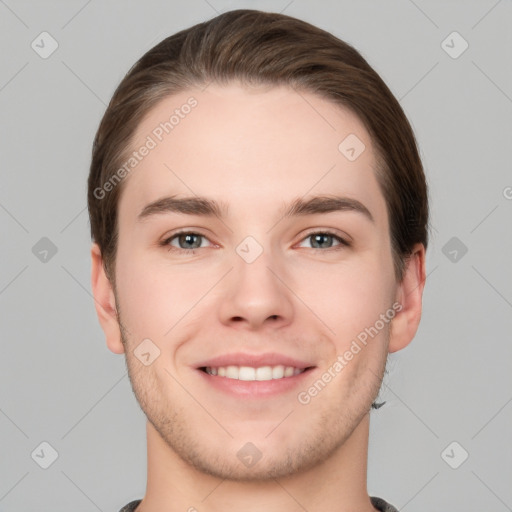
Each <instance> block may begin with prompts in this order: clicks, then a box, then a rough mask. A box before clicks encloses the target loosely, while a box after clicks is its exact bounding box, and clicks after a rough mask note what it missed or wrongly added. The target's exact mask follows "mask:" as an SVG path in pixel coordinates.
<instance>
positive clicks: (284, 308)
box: [219, 251, 294, 330]
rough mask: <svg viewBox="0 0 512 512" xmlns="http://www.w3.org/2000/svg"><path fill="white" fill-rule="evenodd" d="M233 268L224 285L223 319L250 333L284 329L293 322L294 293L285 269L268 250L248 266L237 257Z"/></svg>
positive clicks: (221, 311) (221, 318)
mask: <svg viewBox="0 0 512 512" xmlns="http://www.w3.org/2000/svg"><path fill="white" fill-rule="evenodd" d="M235 256H236V257H235V259H234V268H233V271H231V272H230V273H229V274H228V275H227V276H226V279H225V280H224V282H223V289H222V298H221V299H220V302H221V305H220V310H219V314H220V320H221V322H222V323H223V324H224V325H229V326H230V327H236V328H237V329H238V328H245V329H248V330H257V329H261V328H262V327H264V326H265V325H269V326H270V325H272V326H273V327H274V328H277V327H283V326H285V325H287V324H289V323H290V322H292V320H293V314H294V308H293V300H292V299H293V292H292V291H291V290H290V288H289V287H288V286H286V281H287V279H286V270H285V269H284V266H283V265H281V264H279V262H278V261H276V259H275V258H272V256H271V254H270V253H269V252H268V251H263V253H262V254H261V255H260V256H259V257H258V258H257V259H256V260H255V261H253V262H251V263H247V262H246V261H244V260H243V259H242V258H240V257H239V256H238V255H235Z"/></svg>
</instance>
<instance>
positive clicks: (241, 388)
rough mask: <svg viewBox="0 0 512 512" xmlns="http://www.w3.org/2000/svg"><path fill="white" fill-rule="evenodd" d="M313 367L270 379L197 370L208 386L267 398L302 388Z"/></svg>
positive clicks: (233, 393) (246, 396)
mask: <svg viewBox="0 0 512 512" xmlns="http://www.w3.org/2000/svg"><path fill="white" fill-rule="evenodd" d="M312 370H313V368H308V369H306V370H305V371H303V372H302V373H299V374H298V375H293V376H292V377H284V378H282V379H272V380H238V379H228V378H227V377H219V376H218V375H210V374H209V373H206V372H204V371H203V370H197V371H198V372H199V373H200V374H201V375H202V377H203V378H204V379H205V380H206V382H207V383H208V385H209V386H211V387H213V388H214V389H218V390H219V391H222V392H224V393H228V394H230V395H235V396H238V397H244V398H267V397H271V396H274V395H279V394H283V393H286V392H289V391H291V390H293V389H297V388H302V387H303V386H304V380H305V379H308V378H309V376H310V373H311V371H312Z"/></svg>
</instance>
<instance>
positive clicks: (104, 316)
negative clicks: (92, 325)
mask: <svg viewBox="0 0 512 512" xmlns="http://www.w3.org/2000/svg"><path fill="white" fill-rule="evenodd" d="M91 258H92V270H91V281H92V293H93V296H94V305H95V307H96V314H97V315H98V320H99V321H100V325H101V328H102V329H103V332H104V333H105V337H106V339H107V346H108V348H109V349H110V350H111V351H112V352H114V354H122V353H124V346H123V343H122V341H121V330H120V328H119V322H118V319H117V307H116V301H115V296H114V290H113V288H112V284H111V283H110V280H109V279H108V277H107V275H106V274H105V269H104V267H103V258H102V256H101V250H100V247H99V245H98V244H96V243H93V244H92V248H91Z"/></svg>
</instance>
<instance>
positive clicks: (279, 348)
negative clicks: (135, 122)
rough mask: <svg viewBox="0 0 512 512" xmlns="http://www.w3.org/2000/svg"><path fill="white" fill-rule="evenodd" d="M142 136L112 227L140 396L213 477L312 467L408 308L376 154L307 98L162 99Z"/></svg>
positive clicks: (343, 434)
mask: <svg viewBox="0 0 512 512" xmlns="http://www.w3.org/2000/svg"><path fill="white" fill-rule="evenodd" d="M191 97H193V98H194V101H195V102H196V103H195V105H194V106H193V107H191V108H183V106H184V105H187V104H189V105H190V104H192V103H194V101H191V100H190V99H189V98H191ZM176 109H178V111H179V113H176V116H177V117H176V118H175V119H174V120H173V121H172V129H170V128H169V126H167V130H168V133H166V131H165V130H164V129H163V128H162V125H161V124H160V123H165V122H166V121H169V118H170V116H171V115H172V114H173V113H175V111H176ZM177 118H179V121H177V122H176V119H177ZM164 126H166V125H165V124H164ZM158 127H160V129H158ZM350 134H353V135H355V136H356V137H357V139H354V138H353V135H352V139H348V141H349V142H350V141H351V142H352V143H351V144H348V142H345V145H343V144H342V145H341V150H340V148H339V146H340V143H342V141H344V139H345V138H346V137H347V136H349V135H350ZM148 136H149V137H150V139H151V140H152V141H153V142H154V147H151V149H150V150H149V151H148V152H147V154H146V155H145V156H144V157H142V158H141V160H140V162H138V164H137V166H136V168H134V170H133V171H132V172H131V173H130V175H129V176H128V177H127V178H126V182H125V183H124V190H123V193H122V195H121V199H120V203H119V210H118V213H119V244H118V252H117V259H116V270H115V271H116V297H115V299H116V306H117V310H118V314H119V318H120V323H121V326H122V334H123V344H124V348H125V351H126V358H127V365H128V369H129V375H130V379H131V382H132V386H133V390H134V392H135V395H136V397H137V399H138V401H139V403H140V405H141V407H142V409H143V411H144V412H145V414H146V415H147V418H148V420H149V422H150V423H151V425H152V427H153V428H154V430H155V431H156V432H158V434H159V435H160V436H161V438H162V439H163V440H164V441H165V443H166V445H167V447H168V448H169V449H170V450H172V452H174V453H175V454H177V455H178V456H179V457H181V458H182V459H183V460H184V461H186V462H188V463H189V464H192V465H193V466H194V467H196V468H197V469H199V470H201V471H203V472H206V473H209V474H212V475H215V476H218V477H219V478H230V479H235V480H237V479H238V480H244V479H245V480H250V479H266V478H270V477H282V476H285V475H289V474H292V473H294V472H297V471H301V470H305V469H307V468H311V467H313V466H315V464H318V463H319V462H320V461H322V460H325V459H326V458H327V457H329V456H331V455H332V454H333V453H336V451H337V450H339V449H340V447H342V446H343V444H344V442H345V441H347V439H349V438H350V436H351V434H352V433H353V432H354V430H355V429H356V427H357V426H358V425H359V424H360V422H361V420H362V419H363V418H364V417H365V415H366V414H367V413H368V411H369V409H370V406H371V403H372V401H373V400H374V399H375V397H376V394H377V392H378V389H379V387H380V383H381V378H382V375H383V371H384V367H385V361H386V356H387V352H388V343H389V339H390V327H391V325H392V324H393V320H392V319H393V316H394V313H396V312H397V311H398V309H399V307H398V308H397V306H396V303H395V300H396V298H397V289H398V284H397V283H396V280H395V277H394V273H393V261H392V255H391V245H390V238H389V220H388V217H387V212H386V203H385V200H384V197H383V195H382V192H381V190H380V188H379V186H378V183H377V180H376V178H375V154H374V151H373V149H372V144H371V140H370V137H369V135H368V133H367V131H366V130H365V128H364V126H363V125H362V123H361V122H360V121H359V120H358V118H357V117H356V116H354V115H353V114H351V113H350V112H348V111H346V110H342V109H340V108H339V107H336V106H335V105H333V104H332V103H331V102H329V101H327V100H324V99H322V98H320V97H318V96H316V95H314V94H311V93H301V94H298V93H296V92H295V91H293V90H292V89H289V88H286V87H282V88H270V89H269V88H266V89H264V88H261V87H260V88H255V89H248V88H243V87H241V86H238V85H235V84H233V85H229V86H216V85H213V84H212V85H210V86H209V87H207V88H206V89H205V90H203V91H201V90H199V89H191V90H189V91H186V92H183V93H181V94H178V95H175V96H172V97H169V98H167V99H165V100H164V101H162V102H161V103H160V104H158V105H157V106H156V107H155V108H154V109H153V110H152V111H151V112H150V113H149V114H148V116H147V117H146V118H145V120H144V121H143V123H141V125H140V126H139V127H138V130H137V134H136V138H135V140H134V144H133V148H134V149H138V148H140V147H141V146H142V145H144V144H149V146H153V144H152V143H151V142H149V139H148ZM160 139H161V140H160ZM354 141H356V142H354ZM361 143H362V144H364V150H363V151H362V152H361V154H359V156H357V154H358V153H359V152H360V151H361V149H362V148H363V146H362V145H361ZM347 144H348V146H347ZM350 147H353V148H354V149H355V150H354V151H351V150H350ZM143 152H144V153H145V151H143ZM354 156H357V158H355V159H354ZM348 157H350V158H348ZM165 198H171V199H173V200H174V201H171V200H164V199H165ZM185 198H189V199H190V198H191V199H193V200H196V202H195V203H193V202H188V203H184V202H183V201H182V200H184V199H185ZM200 198H201V201H199V199H200ZM314 198H317V199H314ZM162 200H163V201H162ZM180 201H181V202H180ZM212 205H213V206H212ZM293 206H295V208H294V209H293V208H292V207H293ZM215 207H216V208H217V209H215ZM364 333H366V336H365V334H364ZM143 340H146V341H144V342H143ZM148 340H149V341H148ZM363 340H365V341H364V342H363ZM141 343H143V344H142V345H141ZM356 347H358V348H359V350H357V348H356ZM134 351H135V352H134ZM141 353H142V354H143V355H142V356H141ZM137 354H138V355H137ZM350 354H351V356H350ZM141 361H144V362H141ZM337 363H338V364H337ZM329 376H330V377H329ZM248 443H250V444H248ZM260 456H261V458H260V460H259V461H257V463H256V464H255V463H254V462H253V461H254V460H256V459H258V457H260ZM251 457H252V458H251Z"/></svg>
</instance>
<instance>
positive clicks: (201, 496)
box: [137, 414, 375, 512]
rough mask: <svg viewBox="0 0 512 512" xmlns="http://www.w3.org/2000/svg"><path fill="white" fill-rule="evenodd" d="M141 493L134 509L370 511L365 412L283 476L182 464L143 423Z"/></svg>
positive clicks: (155, 511)
mask: <svg viewBox="0 0 512 512" xmlns="http://www.w3.org/2000/svg"><path fill="white" fill-rule="evenodd" d="M146 430H147V441H148V478H147V488H146V495H145V497H144V499H143V500H142V502H141V504H140V505H139V507H138V508H137V512H160V511H162V510H167V511H169V512H171V511H188V512H231V511H235V510H237V511H238V510H241V509H242V510H244V511H246V512H253V511H254V512H255V511H261V510H265V511H267V512H278V511H279V512H292V511H296V510H298V507H299V508H302V509H304V510H307V511H308V512H319V511H325V510H331V511H336V512H349V511H350V512H375V509H374V508H373V507H372V505H371V503H370V499H369V497H368V492H367V489H366V476H367V475H366V471H367V458H368V434H369V414H367V415H365V416H364V417H363V419H362V421H361V422H360V423H359V425H358V426H357V427H356V429H355V430H354V432H353V433H352V434H351V436H350V437H349V438H348V439H347V440H346V441H345V443H343V445H342V446H340V447H338V449H337V450H335V452H333V453H332V454H331V456H330V457H329V458H328V459H326V460H325V461H323V462H322V463H321V464H319V465H316V466H315V467H312V468H309V469H307V470H304V471H302V472H300V473H296V474H293V475H290V476H288V477H286V478H280V479H271V480H268V481H258V482H239V481H229V480H220V479H218V478H215V477H213V476H210V475H207V474H204V473H202V472H200V471H198V470H197V469H195V468H194V467H191V466H190V465H189V464H187V463H185V462H184V461H183V460H182V459H181V458H180V457H179V456H178V455H177V454H176V453H175V452H174V451H173V450H172V449H171V448H170V447H169V446H168V445H167V444H166V443H165V441H164V440H163V439H162V438H161V436H160V435H159V434H158V432H157V431H156V430H155V429H154V427H153V426H152V425H151V423H150V422H149V421H148V422H147V425H146Z"/></svg>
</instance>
